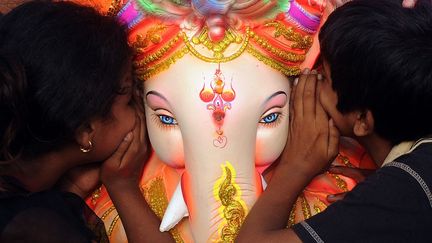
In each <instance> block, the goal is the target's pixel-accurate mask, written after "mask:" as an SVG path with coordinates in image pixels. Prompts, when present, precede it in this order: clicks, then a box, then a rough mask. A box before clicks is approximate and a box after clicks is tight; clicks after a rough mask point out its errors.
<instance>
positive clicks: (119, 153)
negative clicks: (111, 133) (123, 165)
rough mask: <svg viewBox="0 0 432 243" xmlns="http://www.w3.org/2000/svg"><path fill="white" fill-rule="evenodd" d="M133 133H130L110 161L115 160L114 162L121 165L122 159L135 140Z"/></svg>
mask: <svg viewBox="0 0 432 243" xmlns="http://www.w3.org/2000/svg"><path fill="white" fill-rule="evenodd" d="M133 136H134V135H133V133H132V132H129V133H128V134H127V135H126V136H125V138H124V139H123V141H122V142H121V143H120V145H119V146H118V147H117V149H116V151H115V152H114V154H113V155H112V156H111V157H110V158H109V159H108V160H113V161H118V163H119V164H120V162H121V160H122V158H123V157H124V155H125V154H126V152H127V150H128V148H129V146H130V144H131V142H132V139H133Z"/></svg>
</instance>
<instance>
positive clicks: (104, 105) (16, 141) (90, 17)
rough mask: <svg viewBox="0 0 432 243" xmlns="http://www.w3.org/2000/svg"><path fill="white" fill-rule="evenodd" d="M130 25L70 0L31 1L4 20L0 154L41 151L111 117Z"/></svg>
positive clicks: (125, 65) (6, 157)
mask: <svg viewBox="0 0 432 243" xmlns="http://www.w3.org/2000/svg"><path fill="white" fill-rule="evenodd" d="M131 58H132V51H131V48H130V47H129V46H128V43H127V33H126V28H125V27H124V26H122V25H121V24H120V23H118V22H117V20H116V19H115V18H113V17H108V16H102V15H100V14H99V13H98V12H97V11H95V10H94V9H92V8H89V7H83V6H80V5H77V4H74V3H70V2H47V1H44V2H42V1H35V2H29V3H25V4H23V5H21V6H19V7H17V8H15V9H14V10H12V11H11V12H9V13H8V14H6V15H4V16H2V17H1V20H0V114H1V115H0V135H1V139H0V145H1V149H0V161H10V160H13V159H16V158H18V157H22V158H25V157H31V156H38V155H41V154H43V153H46V152H49V151H54V150H56V149H59V148H61V147H62V146H64V145H66V144H68V143H71V142H73V141H74V138H75V135H76V132H77V131H78V129H79V128H80V127H82V126H85V125H86V124H88V122H89V121H90V120H91V119H95V118H102V119H108V118H109V116H110V110H111V106H112V104H113V102H114V98H115V97H116V95H117V94H118V91H119V89H120V82H121V79H122V77H124V75H125V74H126V72H128V71H130V67H131Z"/></svg>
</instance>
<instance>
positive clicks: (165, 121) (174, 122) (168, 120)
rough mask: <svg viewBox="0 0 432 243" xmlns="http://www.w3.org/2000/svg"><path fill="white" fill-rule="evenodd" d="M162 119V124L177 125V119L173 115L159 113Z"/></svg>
mask: <svg viewBox="0 0 432 243" xmlns="http://www.w3.org/2000/svg"><path fill="white" fill-rule="evenodd" d="M158 117H159V119H160V121H161V122H162V124H164V125H167V126H175V125H177V124H178V123H177V120H176V119H174V118H173V117H171V116H167V115H158Z"/></svg>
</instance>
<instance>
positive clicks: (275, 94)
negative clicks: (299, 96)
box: [263, 91, 288, 104]
mask: <svg viewBox="0 0 432 243" xmlns="http://www.w3.org/2000/svg"><path fill="white" fill-rule="evenodd" d="M280 94H284V95H285V96H286V97H288V95H287V94H286V93H285V92H284V91H277V92H275V93H274V94H272V95H270V96H269V97H268V98H267V99H266V100H265V101H264V103H263V104H265V103H267V102H268V101H269V100H271V99H272V98H273V97H275V96H278V95H280Z"/></svg>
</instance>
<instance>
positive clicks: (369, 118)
mask: <svg viewBox="0 0 432 243" xmlns="http://www.w3.org/2000/svg"><path fill="white" fill-rule="evenodd" d="M355 113H356V114H355V116H356V119H355V121H354V126H353V133H354V135H355V136H357V137H364V136H367V135H370V134H371V133H373V131H374V125H375V120H374V117H373V114H372V112H371V111H370V110H365V111H358V112H355Z"/></svg>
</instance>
